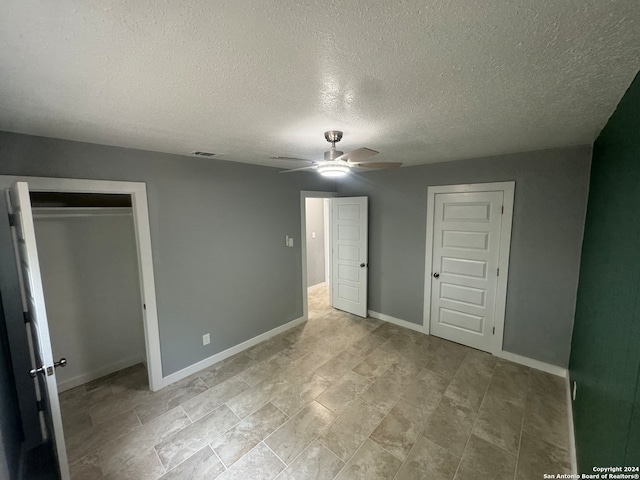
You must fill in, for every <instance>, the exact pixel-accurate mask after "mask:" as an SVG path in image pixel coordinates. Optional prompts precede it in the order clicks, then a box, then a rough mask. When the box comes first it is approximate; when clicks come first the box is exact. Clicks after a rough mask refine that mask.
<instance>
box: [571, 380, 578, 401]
mask: <svg viewBox="0 0 640 480" xmlns="http://www.w3.org/2000/svg"><path fill="white" fill-rule="evenodd" d="M576 390H578V383H577V382H573V393H572V394H571V396H572V397H573V401H574V402H575V401H576Z"/></svg>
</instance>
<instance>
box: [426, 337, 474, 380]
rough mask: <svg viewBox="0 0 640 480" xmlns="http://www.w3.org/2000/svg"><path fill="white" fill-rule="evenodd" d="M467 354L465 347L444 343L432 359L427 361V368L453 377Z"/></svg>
mask: <svg viewBox="0 0 640 480" xmlns="http://www.w3.org/2000/svg"><path fill="white" fill-rule="evenodd" d="M466 355H467V350H466V349H465V348H464V347H461V346H458V345H457V344H452V343H451V342H447V343H446V344H444V345H442V346H441V347H440V348H439V349H438V350H437V351H436V353H435V354H434V355H433V357H432V358H431V360H429V361H428V362H427V364H426V368H428V369H429V370H431V371H432V372H435V373H438V374H440V375H442V376H444V377H448V378H451V377H453V376H454V375H455V374H456V372H457V371H458V368H459V367H460V365H462V361H463V360H464V357H465V356H466Z"/></svg>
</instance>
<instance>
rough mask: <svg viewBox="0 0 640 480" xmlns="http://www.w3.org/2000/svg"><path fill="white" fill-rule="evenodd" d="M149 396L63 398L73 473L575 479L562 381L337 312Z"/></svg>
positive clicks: (139, 369) (97, 393)
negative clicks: (561, 476)
mask: <svg viewBox="0 0 640 480" xmlns="http://www.w3.org/2000/svg"><path fill="white" fill-rule="evenodd" d="M309 307H310V318H309V321H308V322H307V323H306V324H303V325H300V326H298V327H295V328H293V329H291V330H288V331H286V332H284V333H283V334H281V335H279V336H277V337H274V338H272V339H270V340H268V341H266V342H264V343H261V344H260V345H257V346H255V347H253V348H250V349H248V350H246V351H244V352H242V353H240V354H238V355H235V356H234V357H231V358H229V359H227V360H225V361H223V362H221V363H219V364H216V365H214V366H212V367H210V368H208V369H206V370H203V371H201V372H199V373H198V374H196V375H193V376H191V377H189V378H186V379H184V380H182V381H180V382H178V383H175V384H173V385H171V386H169V387H167V388H165V389H163V390H162V391H160V392H157V393H151V392H149V391H148V388H147V382H146V371H145V370H144V367H143V366H142V365H139V366H135V367H131V368H129V369H126V370H123V371H121V372H117V373H116V374H112V375H110V376H108V377H104V378H102V379H99V380H96V381H94V382H91V383H88V384H86V385H83V386H81V387H78V388H75V389H73V390H70V391H68V392H64V393H63V394H61V404H62V408H63V418H64V426H65V434H66V437H67V449H68V455H69V461H70V467H71V472H72V478H73V479H82V480H93V479H101V480H115V479H135V480H144V479H149V480H155V479H160V478H161V479H163V480H165V479H166V480H168V479H189V480H198V479H213V478H218V479H221V480H229V479H242V480H246V479H252V480H259V479H275V478H277V479H278V480H294V479H295V480H303V479H327V480H330V479H333V478H336V479H340V480H343V479H366V480H374V479H402V480H404V479H430V480H439V479H458V480H467V479H474V480H483V479H492V480H501V479H505V480H507V479H508V480H514V479H515V480H528V479H536V480H538V479H540V478H542V476H543V473H570V466H569V454H568V425H567V412H566V403H565V389H564V380H563V379H561V378H559V377H554V376H552V375H549V374H545V373H542V372H539V371H536V370H531V369H529V368H525V367H522V366H520V365H516V364H514V363H510V362H507V361H503V360H498V359H496V358H495V357H493V356H491V355H488V354H486V353H482V352H479V351H477V350H473V349H471V348H467V347H464V346H461V345H458V344H455V343H451V342H448V341H446V340H442V339H438V338H435V337H430V336H426V335H422V334H419V333H417V332H414V331H411V330H407V329H403V328H400V327H396V326H394V325H391V324H387V323H383V322H381V321H379V320H375V319H361V318H358V317H354V316H352V315H349V314H346V313H343V312H339V311H336V310H333V309H331V308H330V307H329V305H328V302H327V292H326V291H325V290H322V289H318V290H316V291H314V292H313V293H312V294H311V295H310V299H309Z"/></svg>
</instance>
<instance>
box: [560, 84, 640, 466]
mask: <svg viewBox="0 0 640 480" xmlns="http://www.w3.org/2000/svg"><path fill="white" fill-rule="evenodd" d="M569 372H570V377H571V381H572V382H573V381H575V382H577V397H576V400H575V401H574V403H573V416H574V427H575V438H576V453H577V460H578V471H579V472H581V473H591V472H592V467H593V466H624V465H628V466H629V465H640V391H639V389H638V380H639V378H640V376H639V372H640V74H639V75H638V76H636V78H635V80H634V81H633V82H632V84H631V86H630V87H629V89H628V90H627V92H626V94H625V95H624V97H623V98H622V100H621V101H620V103H619V104H618V107H617V109H616V111H615V112H614V114H613V115H612V116H611V118H610V119H609V121H608V123H607V125H606V126H605V128H604V129H603V130H602V132H601V133H600V136H599V137H598V139H597V140H596V142H595V144H594V149H593V161H592V165H591V182H590V188H589V203H588V206H587V219H586V224H585V234H584V243H583V246H582V260H581V266H580V280H579V284H578V298H577V305H576V317H575V324H574V331H573V340H572V345H571V360H570V364H569Z"/></svg>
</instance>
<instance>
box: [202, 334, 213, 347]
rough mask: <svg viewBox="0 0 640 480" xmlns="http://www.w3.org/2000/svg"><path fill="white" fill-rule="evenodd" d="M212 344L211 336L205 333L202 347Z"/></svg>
mask: <svg viewBox="0 0 640 480" xmlns="http://www.w3.org/2000/svg"><path fill="white" fill-rule="evenodd" d="M210 343H211V334H209V333H205V334H204V335H202V345H209V344H210Z"/></svg>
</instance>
